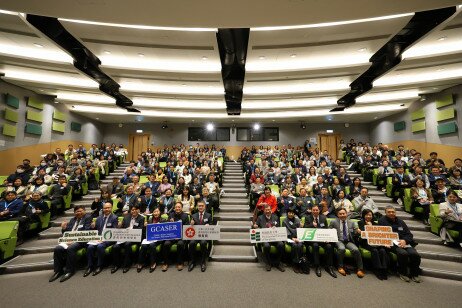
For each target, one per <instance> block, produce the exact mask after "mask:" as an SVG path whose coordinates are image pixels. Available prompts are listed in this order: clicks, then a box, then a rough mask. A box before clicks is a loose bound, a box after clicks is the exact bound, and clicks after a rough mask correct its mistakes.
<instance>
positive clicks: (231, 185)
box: [223, 181, 245, 190]
mask: <svg viewBox="0 0 462 308" xmlns="http://www.w3.org/2000/svg"><path fill="white" fill-rule="evenodd" d="M229 188H242V189H245V184H244V181H242V183H240V182H239V183H238V182H235V183H234V182H223V189H224V190H227V189H229Z"/></svg>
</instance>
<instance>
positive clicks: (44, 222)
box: [28, 201, 51, 231]
mask: <svg viewBox="0 0 462 308" xmlns="http://www.w3.org/2000/svg"><path fill="white" fill-rule="evenodd" d="M45 203H46V204H47V205H48V208H50V207H51V201H45ZM39 217H40V223H38V222H34V223H31V224H29V229H28V231H32V230H38V229H41V230H43V229H46V228H48V226H49V225H50V217H51V213H50V212H48V213H46V214H39Z"/></svg>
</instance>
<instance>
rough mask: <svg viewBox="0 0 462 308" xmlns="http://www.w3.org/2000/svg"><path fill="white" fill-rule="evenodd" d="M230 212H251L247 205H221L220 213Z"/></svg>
mask: <svg viewBox="0 0 462 308" xmlns="http://www.w3.org/2000/svg"><path fill="white" fill-rule="evenodd" d="M229 212H241V213H245V212H247V213H248V212H249V206H247V205H241V204H239V205H236V206H233V205H223V204H222V205H220V213H229Z"/></svg>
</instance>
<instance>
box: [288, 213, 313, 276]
mask: <svg viewBox="0 0 462 308" xmlns="http://www.w3.org/2000/svg"><path fill="white" fill-rule="evenodd" d="M282 226H283V227H286V229H287V238H288V240H287V244H289V245H290V247H291V259H292V264H293V265H292V266H293V270H294V272H295V273H297V274H298V273H300V271H301V268H300V258H301V257H302V253H303V251H302V248H303V243H302V242H301V241H299V239H298V238H297V228H300V219H298V217H295V209H294V208H293V207H289V208H288V209H287V217H286V218H285V219H284V221H283V222H282ZM307 268H308V271H307V272H306V274H309V273H310V271H309V267H307Z"/></svg>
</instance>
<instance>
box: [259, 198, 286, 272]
mask: <svg viewBox="0 0 462 308" xmlns="http://www.w3.org/2000/svg"><path fill="white" fill-rule="evenodd" d="M278 226H279V217H278V216H277V215H276V214H273V213H272V212H271V205H269V204H266V203H265V205H264V210H263V214H262V215H260V216H258V218H257V221H256V222H255V223H254V225H253V228H254V229H257V228H260V229H264V228H272V227H278ZM262 245H263V248H262V250H263V254H264V255H265V258H266V262H267V263H266V270H267V271H271V266H272V262H271V254H270V250H271V245H274V246H276V250H277V252H276V258H275V262H274V264H275V265H276V268H277V269H278V270H280V271H281V272H284V271H285V268H284V265H283V264H282V262H281V258H282V255H283V253H284V242H272V243H269V242H265V243H262Z"/></svg>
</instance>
